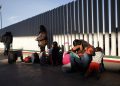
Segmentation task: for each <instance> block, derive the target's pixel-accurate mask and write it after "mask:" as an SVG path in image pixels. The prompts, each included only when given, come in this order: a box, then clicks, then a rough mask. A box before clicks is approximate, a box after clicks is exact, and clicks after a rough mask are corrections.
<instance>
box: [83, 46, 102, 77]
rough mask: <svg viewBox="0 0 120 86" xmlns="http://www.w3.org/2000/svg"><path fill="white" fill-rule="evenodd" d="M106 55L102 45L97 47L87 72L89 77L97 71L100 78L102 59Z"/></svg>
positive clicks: (86, 75)
mask: <svg viewBox="0 0 120 86" xmlns="http://www.w3.org/2000/svg"><path fill="white" fill-rule="evenodd" d="M103 57H104V54H103V52H102V49H101V48H100V47H96V48H95V56H92V61H91V63H90V65H89V68H88V70H87V72H86V74H85V77H88V76H89V75H90V74H91V73H95V74H96V77H97V79H99V77H100V76H99V73H100V66H101V63H102V59H103Z"/></svg>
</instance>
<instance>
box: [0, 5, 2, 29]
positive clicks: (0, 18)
mask: <svg viewBox="0 0 120 86" xmlns="http://www.w3.org/2000/svg"><path fill="white" fill-rule="evenodd" d="M1 8H2V6H0V20H1V29H2V11H1Z"/></svg>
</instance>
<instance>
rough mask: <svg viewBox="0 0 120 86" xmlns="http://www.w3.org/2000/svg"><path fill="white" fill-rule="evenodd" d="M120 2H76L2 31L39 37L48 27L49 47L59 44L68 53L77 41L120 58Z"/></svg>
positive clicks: (103, 0) (83, 0)
mask: <svg viewBox="0 0 120 86" xmlns="http://www.w3.org/2000/svg"><path fill="white" fill-rule="evenodd" d="M119 20H120V0H76V1H73V2H70V3H68V4H66V5H63V6H60V7H58V8H55V9H53V10H50V11H47V12H45V13H42V14H40V15H37V16H35V17H32V18H29V19H27V20H24V21H22V22H19V23H17V24H14V25H11V26H8V27H6V28H4V29H2V30H0V34H2V33H3V32H5V31H12V33H13V35H14V37H16V36H37V34H38V32H39V26H40V25H41V24H42V25H45V26H46V27H47V31H48V35H49V36H48V37H49V45H51V43H52V41H57V42H58V43H59V45H64V46H65V50H68V49H69V48H70V47H71V46H72V41H73V40H74V39H84V40H86V41H88V42H89V43H90V44H92V45H94V46H95V47H97V46H98V45H99V46H100V47H102V48H103V49H104V51H105V55H112V56H120V45H119V44H120V21H119Z"/></svg>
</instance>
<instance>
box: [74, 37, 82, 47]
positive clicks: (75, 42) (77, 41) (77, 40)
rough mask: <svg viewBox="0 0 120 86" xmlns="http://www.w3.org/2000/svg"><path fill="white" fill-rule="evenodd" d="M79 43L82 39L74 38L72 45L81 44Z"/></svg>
mask: <svg viewBox="0 0 120 86" xmlns="http://www.w3.org/2000/svg"><path fill="white" fill-rule="evenodd" d="M81 44H82V41H81V40H79V39H75V40H74V41H73V45H74V46H76V45H81Z"/></svg>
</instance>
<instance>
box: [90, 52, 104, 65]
mask: <svg viewBox="0 0 120 86" xmlns="http://www.w3.org/2000/svg"><path fill="white" fill-rule="evenodd" d="M103 56H104V54H103V53H102V52H101V51H98V52H95V56H92V62H96V63H101V61H102V58H103Z"/></svg>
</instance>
